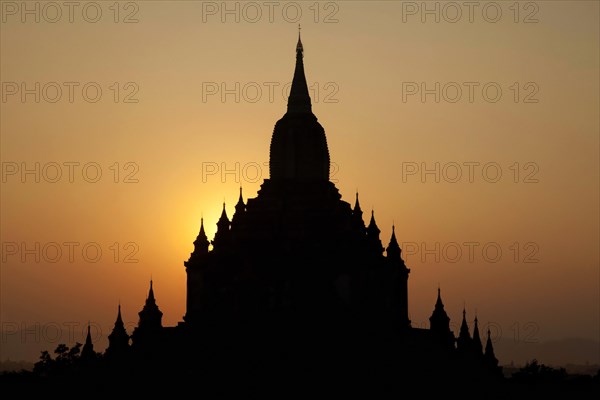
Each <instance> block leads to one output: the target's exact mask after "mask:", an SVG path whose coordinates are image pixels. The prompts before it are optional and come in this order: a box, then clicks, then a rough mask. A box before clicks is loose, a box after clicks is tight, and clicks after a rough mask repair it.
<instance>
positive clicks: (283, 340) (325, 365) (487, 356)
mask: <svg viewBox="0 0 600 400" xmlns="http://www.w3.org/2000/svg"><path fill="white" fill-rule="evenodd" d="M329 166H330V159H329V149H328V146H327V138H326V135H325V130H324V129H323V127H322V126H321V124H320V123H319V122H318V120H317V117H316V116H315V115H314V114H313V112H312V106H311V98H310V96H309V91H308V85H307V82H306V78H305V74H304V64H303V47H302V42H301V41H300V38H299V39H298V44H297V47H296V66H295V71H294V77H293V81H292V86H291V91H290V96H289V101H288V106H287V112H286V113H285V115H283V117H282V118H281V119H280V120H279V121H277V122H276V124H275V128H274V130H273V135H272V138H271V146H270V160H269V169H270V179H265V181H264V182H263V183H262V185H261V187H260V190H259V191H258V195H257V197H256V198H253V199H248V200H247V202H244V199H243V197H242V191H241V189H240V196H239V199H238V202H237V204H236V205H235V213H234V214H233V216H232V218H231V219H230V218H229V217H228V215H227V213H226V211H225V204H223V212H222V214H221V217H220V218H219V220H218V222H217V232H216V234H215V236H214V238H213V240H212V241H210V242H209V240H208V237H207V236H206V233H205V230H204V221H203V220H201V223H200V232H199V234H198V236H197V238H196V240H195V241H194V250H193V252H192V253H191V255H190V257H189V259H188V260H187V261H185V263H184V264H185V268H186V273H187V303H186V314H185V316H184V318H183V319H184V321H183V322H181V323H179V325H177V326H175V327H163V326H162V322H161V320H162V312H161V311H160V310H159V308H158V305H157V303H156V299H155V297H154V290H153V287H152V282H151V283H150V291H149V294H148V298H147V300H146V303H145V305H144V307H143V309H142V311H140V313H139V325H138V327H137V328H136V329H135V330H134V332H133V334H132V335H131V345H130V346H129V345H128V338H127V336H126V335H127V333H126V332H125V328H124V326H123V322H122V319H121V309H120V306H119V314H118V316H117V321H116V322H115V328H114V330H113V332H112V334H111V335H110V337H109V340H110V345H109V348H108V349H107V351H106V356H107V357H110V358H111V359H117V360H119V359H121V360H127V361H126V362H134V363H135V362H138V361H140V360H142V361H141V363H143V364H144V365H145V366H148V365H152V361H156V362H157V363H158V362H161V363H167V365H173V364H176V365H178V366H182V365H185V366H186V368H192V369H193V370H194V371H202V373H203V374H204V375H203V376H211V377H217V376H220V375H219V374H227V376H236V377H241V376H244V377H246V378H248V376H252V379H255V380H256V379H261V378H260V376H261V374H262V373H265V374H268V376H271V377H273V376H277V377H279V378H283V379H284V380H285V379H290V378H289V376H294V375H295V376H296V377H297V376H299V375H298V374H300V375H301V374H307V373H308V374H314V375H316V376H325V375H327V374H330V375H335V376H346V377H353V376H364V374H369V373H372V374H375V375H376V376H377V379H385V377H386V376H388V377H391V378H390V379H398V377H401V376H409V377H414V376H417V377H418V376H420V375H421V374H427V375H428V376H431V377H439V376H445V375H446V374H456V373H457V372H456V371H463V372H464V371H467V372H468V373H469V374H475V375H481V376H484V375H497V374H498V372H499V368H498V366H497V364H498V361H497V360H496V358H495V356H494V352H493V347H492V342H491V340H490V337H489V331H488V338H487V343H486V346H485V352H484V351H483V348H482V343H481V338H480V336H479V326H478V321H477V318H476V319H475V325H474V327H473V336H471V334H470V332H469V326H468V324H467V318H466V312H464V311H463V321H462V325H461V328H460V332H459V334H458V338H455V336H454V333H453V332H452V331H451V330H450V318H449V317H448V315H447V314H446V311H445V310H444V305H443V303H442V298H441V293H440V290H439V289H438V292H437V301H436V302H435V306H434V309H433V313H432V315H431V317H430V319H429V321H430V329H418V328H413V327H411V321H410V319H409V313H408V276H409V272H410V269H408V268H407V267H406V265H405V263H404V261H403V259H402V250H401V248H400V246H399V245H398V242H397V240H396V233H395V227H394V226H392V234H391V237H390V239H389V241H388V244H387V247H385V248H384V246H383V244H382V242H381V238H380V230H379V228H378V226H377V223H376V221H375V216H374V212H371V216H370V221H369V224H368V226H365V223H364V221H363V217H362V214H363V212H362V210H361V207H360V203H359V198H358V193H357V194H356V200H355V202H354V206H353V207H352V206H351V205H350V204H349V203H347V202H345V201H343V200H342V199H341V195H340V193H339V192H338V189H337V188H336V187H335V185H334V184H333V183H332V182H331V181H330V180H329ZM432 300H433V299H432ZM86 345H87V344H86ZM130 353H131V354H130ZM130 356H131V357H130ZM131 360H133V361H131ZM123 362H125V361H123ZM182 368H183V367H182ZM398 373H402V374H404V375H398ZM207 374H208V375H207ZM284 375H285V376H287V377H288V378H285V377H284ZM394 377H395V378H394ZM329 378H331V376H329ZM248 379H250V378H248ZM332 379H333V378H332Z"/></svg>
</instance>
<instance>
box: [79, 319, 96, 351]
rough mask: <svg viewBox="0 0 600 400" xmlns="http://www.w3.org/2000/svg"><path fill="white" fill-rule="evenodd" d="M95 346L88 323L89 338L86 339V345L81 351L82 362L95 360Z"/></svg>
mask: <svg viewBox="0 0 600 400" xmlns="http://www.w3.org/2000/svg"><path fill="white" fill-rule="evenodd" d="M94 354H95V353H94V344H93V343H92V334H91V332H90V323H89V321H88V327H87V336H86V337H85V344H84V345H83V347H82V349H81V359H82V360H85V361H87V360H91V359H92V358H94Z"/></svg>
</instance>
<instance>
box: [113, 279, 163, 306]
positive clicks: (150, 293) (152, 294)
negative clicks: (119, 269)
mask: <svg viewBox="0 0 600 400" xmlns="http://www.w3.org/2000/svg"><path fill="white" fill-rule="evenodd" d="M148 301H151V302H153V303H154V302H156V300H155V299H154V289H152V278H150V291H149V292H148V300H147V302H148ZM120 310H121V306H119V312H120Z"/></svg>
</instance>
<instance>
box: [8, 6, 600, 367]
mask: <svg viewBox="0 0 600 400" xmlns="http://www.w3.org/2000/svg"><path fill="white" fill-rule="evenodd" d="M8 3H11V4H12V3H15V4H17V6H19V7H20V4H21V3H20V2H8ZM284 3H288V2H284ZM477 3H479V2H477ZM481 3H482V4H483V3H489V2H481ZM530 3H531V4H535V5H537V6H536V7H537V8H536V7H534V8H531V7H529V8H527V9H525V8H523V9H519V11H520V13H519V14H518V15H517V14H515V13H516V11H515V10H514V9H509V8H508V7H509V5H508V4H502V5H501V7H503V8H502V9H503V11H504V14H502V15H503V16H504V17H502V18H501V19H500V20H499V21H498V22H497V23H492V22H489V21H487V20H486V18H488V19H489V15H487V14H486V15H485V18H484V16H482V15H480V14H478V13H475V14H474V18H475V20H474V21H473V22H469V21H468V19H466V16H464V15H463V18H461V19H460V20H458V21H457V22H455V23H453V22H448V21H446V19H448V15H449V14H443V12H442V11H440V13H441V14H440V22H439V23H438V22H435V19H432V17H431V15H430V16H429V17H428V16H427V14H423V13H422V10H420V9H419V8H418V7H419V4H420V3H418V2H402V3H398V4H396V3H388V2H383V3H377V7H375V6H374V5H372V3H367V2H361V1H358V2H352V3H337V2H320V3H318V7H317V9H315V8H313V9H311V8H309V5H308V4H302V5H301V6H300V7H301V9H302V10H303V13H304V14H303V18H301V19H300V20H299V21H296V20H295V19H293V18H291V17H290V16H289V15H279V14H277V13H275V14H274V16H273V18H274V19H275V20H274V22H269V21H268V20H267V19H266V18H267V17H266V16H265V15H266V14H264V13H263V15H262V18H261V19H260V20H258V21H257V22H255V23H253V22H249V21H247V19H248V18H250V17H249V15H250V14H247V13H244V11H243V10H244V8H243V6H241V5H238V7H239V12H238V14H239V15H238V17H239V20H240V22H233V20H234V17H235V15H233V14H225V15H223V14H221V13H222V9H221V8H220V7H221V3H220V2H193V1H192V2H177V4H175V5H174V6H170V7H165V6H161V5H160V4H157V3H154V2H147V1H146V2H144V1H142V2H129V3H124V4H123V3H121V4H120V6H121V7H123V8H122V9H120V13H119V15H117V14H115V13H114V10H113V9H109V8H108V7H109V5H108V4H104V3H103V4H102V6H101V7H103V8H102V9H103V14H102V15H103V16H104V17H102V18H101V19H100V20H99V21H98V22H97V23H90V22H89V21H86V19H85V18H83V16H81V18H78V15H79V14H77V13H75V14H74V15H75V16H74V18H76V20H75V21H74V22H73V23H71V22H69V21H68V20H66V19H65V17H63V18H62V19H61V20H60V21H58V22H57V23H51V22H48V21H46V20H45V18H46V19H47V18H48V15H50V14H44V12H43V9H40V13H41V14H40V18H41V19H40V22H34V21H33V20H32V19H31V18H32V17H31V16H29V17H27V14H26V15H25V18H26V19H25V22H23V21H22V20H21V18H22V15H20V14H19V12H21V10H20V9H19V10H17V11H18V12H17V13H15V14H13V13H12V9H8V8H6V7H7V6H6V3H3V5H2V7H3V11H2V12H3V14H2V18H3V20H2V24H1V25H0V29H1V30H2V37H1V38H0V45H1V46H0V47H1V48H2V50H1V51H2V61H0V63H1V64H0V66H1V68H0V73H1V75H2V77H1V81H2V103H1V109H2V118H1V119H0V120H1V122H0V128H1V132H2V136H1V144H2V146H1V147H2V149H1V158H2V193H1V194H0V196H1V197H0V198H1V200H2V207H1V211H0V212H1V217H2V218H1V220H2V222H1V224H0V225H1V226H0V232H1V236H2V267H1V275H2V276H1V278H2V279H1V283H0V287H1V294H0V296H1V301H0V311H1V320H2V343H1V344H2V346H1V348H0V361H4V360H5V359H7V358H11V359H13V360H15V359H19V358H18V357H19V356H17V357H16V358H13V357H12V356H11V357H5V355H6V354H16V355H18V354H23V355H27V357H30V356H31V354H32V353H34V352H35V351H39V350H40V349H46V350H52V349H53V348H54V347H55V346H56V344H58V343H63V342H66V344H67V345H71V344H73V343H74V341H69V340H64V341H62V339H59V341H58V342H54V341H52V340H50V339H51V334H52V330H53V329H55V328H56V327H59V328H60V329H61V332H62V330H67V331H69V329H71V328H70V327H73V329H78V330H82V329H85V327H86V326H87V323H88V321H91V322H94V323H95V324H97V325H96V326H97V327H99V328H100V329H101V331H102V335H103V336H106V335H107V334H108V332H110V330H111V329H112V326H113V324H114V320H115V317H116V312H117V305H118V304H121V305H122V306H123V307H122V309H123V314H124V320H125V321H126V323H132V324H135V323H137V319H138V318H137V313H138V312H139V311H140V310H141V308H142V306H143V304H144V300H145V298H146V295H147V291H148V283H149V281H150V279H151V277H152V279H153V281H154V285H155V287H154V288H155V294H156V299H157V303H158V305H159V307H160V308H161V310H162V311H163V313H164V324H165V325H166V326H175V325H177V323H178V322H180V321H182V316H183V315H184V313H185V291H186V289H185V268H184V266H183V261H184V260H186V259H187V258H188V257H189V254H190V253H191V251H192V250H193V244H192V242H193V241H194V240H195V238H196V236H197V233H198V230H199V227H200V219H201V218H203V219H204V227H205V229H206V233H207V236H208V237H209V239H212V238H213V236H214V233H215V231H216V225H215V224H216V222H217V220H218V217H219V215H220V213H221V211H222V203H223V201H224V200H225V206H226V210H227V214H228V215H229V216H231V215H232V214H233V206H234V204H235V202H236V201H237V198H238V195H239V187H240V185H241V187H242V188H243V196H244V200H247V199H248V198H254V197H256V193H257V192H258V189H259V186H260V184H261V183H262V181H263V179H265V178H268V173H269V172H268V165H265V163H266V162H267V161H268V159H269V152H268V148H269V147H268V146H269V140H270V137H271V134H272V132H273V126H274V124H275V122H276V121H277V120H278V119H279V118H281V116H282V115H283V114H284V113H285V107H286V103H287V98H286V96H285V92H283V91H282V89H283V88H284V87H285V86H286V85H287V84H288V83H289V82H291V80H292V74H293V72H294V69H293V68H294V51H295V46H296V41H297V35H298V28H297V24H298V22H300V23H301V24H302V31H301V34H302V42H303V45H304V49H305V55H304V67H305V71H306V77H307V80H308V86H309V89H310V93H311V98H312V103H313V104H312V108H313V112H314V114H315V115H316V116H317V118H319V121H320V123H321V124H322V125H323V127H324V128H325V134H326V137H327V141H328V145H329V151H330V154H331V161H332V173H331V181H332V182H334V183H335V185H336V187H337V188H338V189H339V191H340V194H341V195H342V200H344V201H346V202H348V203H350V204H354V196H355V192H356V191H358V192H359V194H360V201H361V205H362V208H363V210H364V212H365V216H364V218H363V219H364V220H365V222H368V214H367V213H368V212H369V211H370V210H371V209H373V210H374V212H375V219H376V221H377V224H378V226H379V228H380V229H381V241H382V242H383V244H384V246H387V244H388V242H389V238H390V235H391V231H392V224H394V225H395V232H396V236H397V238H398V242H399V244H400V246H401V248H402V250H403V258H404V260H405V262H406V264H407V266H408V268H410V269H411V274H410V279H409V288H408V296H409V312H410V318H411V320H412V326H413V327H419V328H426V327H428V318H429V316H430V315H431V312H432V311H433V307H434V304H435V298H436V290H437V288H438V286H439V287H441V291H442V297H443V300H444V304H445V308H446V311H447V312H448V314H449V316H450V318H451V326H452V328H453V329H452V330H453V331H454V332H458V327H459V326H460V318H461V312H462V309H463V306H464V307H466V310H467V319H468V322H469V327H470V329H472V324H473V319H474V318H475V316H476V315H477V317H478V318H479V319H480V322H481V326H480V332H481V333H482V336H483V337H485V336H486V335H485V331H486V330H487V329H486V326H490V327H491V328H493V329H496V336H495V337H494V339H495V340H503V341H508V342H511V341H512V342H513V343H514V348H513V350H514V349H517V350H516V351H517V354H522V357H526V356H528V355H529V354H530V353H529V351H528V349H531V348H534V347H536V346H538V347H539V345H540V344H543V343H546V342H559V341H561V340H567V339H569V338H579V339H581V340H582V341H589V342H591V343H595V344H596V345H595V346H596V351H595V355H590V359H589V360H588V361H589V362H590V363H591V364H600V341H599V338H600V318H599V316H600V306H599V304H600V291H599V289H600V273H599V268H598V266H599V264H600V260H599V254H598V243H599V240H600V236H599V228H600V223H599V210H598V205H599V201H600V198H599V189H600V186H599V182H598V166H599V153H598V148H599V138H598V131H599V129H600V118H599V114H598V109H599V106H600V102H599V97H600V96H599V94H598V91H597V90H596V91H594V90H593V89H597V88H598V87H599V81H598V75H599V74H598V72H599V71H600V63H599V53H598V52H599V51H598V48H599V47H600V46H598V45H599V44H600V43H599V41H600V39H599V38H598V35H597V34H598V32H599V20H598V11H599V4H598V3H595V2H586V1H578V2H577V1H576V2H543V1H542V2H529V3H527V4H530ZM127 4H134V5H137V6H135V7H134V6H131V7H127V8H125V7H126V5H127ZM235 4H239V3H235ZM281 4H283V3H281ZM414 4H416V7H417V9H414V8H407V7H408V5H414ZM440 4H443V3H440ZM446 4H447V3H446ZM214 5H216V7H217V9H215V8H210V7H212V6H214ZM209 6H210V7H209ZM521 6H523V7H524V5H523V4H521ZM40 7H41V6H40ZM443 9H444V8H443V6H440V10H443ZM317 10H318V13H317ZM384 10H385V11H384ZM50 11H53V10H48V12H50ZM246 11H247V12H250V11H251V10H249V9H248V10H246ZM447 11H448V12H450V11H451V10H447ZM51 15H54V14H51ZM423 16H424V17H425V22H422V19H421V17H423ZM88 17H89V16H88ZM113 17H115V18H117V20H118V22H117V23H116V22H114V19H113ZM223 17H225V19H224V22H223ZM27 18H30V19H29V20H28V19H27ZM428 18H429V19H428ZM134 19H137V22H133V20H134ZM515 19H517V20H518V22H515ZM317 20H318V22H315V21H317ZM526 20H527V22H526ZM534 20H537V22H534ZM126 21H129V22H126ZM292 21H293V22H292ZM335 21H337V22H335ZM594 34H596V35H594ZM211 38H212V39H211ZM214 38H218V39H219V40H218V41H216V40H215V39H214ZM22 49H28V50H29V51H22ZM73 82H75V83H76V85H75V84H73ZM23 84H24V85H25V86H22V85H23ZM37 85H39V88H38V86H37ZM70 85H71V86H70ZM86 85H87V86H86ZM57 87H60V88H61V89H60V93H61V94H62V95H61V96H59V97H58V99H57V96H58V93H59V91H57ZM70 87H73V92H72V94H73V99H72V100H73V101H70V100H71V99H69V96H70V93H69V90H70ZM84 87H85V88H87V89H86V90H85V91H83V90H80V89H83V88H84ZM98 87H99V88H100V90H101V92H102V95H101V96H100V97H99V98H98V99H97V101H95V100H96V98H94V97H93V96H94V94H93V93H94V90H96V89H97V88H98ZM484 87H485V88H486V91H481V90H480V88H484ZM23 88H25V89H26V91H25V92H24V91H23ZM498 88H499V90H500V92H501V93H502V95H501V96H500V97H494V94H493V93H497V92H494V91H495V90H498ZM68 89H69V90H68ZM271 89H272V91H271ZM470 90H473V92H469V91H470ZM259 93H260V95H259ZM458 93H462V95H461V96H459V97H458V100H457V96H458ZM470 94H473V96H472V97H470ZM38 98H39V101H38V102H36V101H35V100H36V99H38ZM54 100H56V101H54ZM236 100H238V101H236ZM436 100H439V101H436ZM471 100H472V101H471ZM592 165H593V166H594V167H595V168H591V166H592ZM23 171H25V172H23ZM28 171H29V172H28ZM32 171H33V172H32ZM35 171H37V172H35ZM57 171H58V172H59V174H57ZM98 172H99V174H98ZM36 180H38V182H36ZM84 249H85V251H83V250H84ZM98 250H99V251H100V253H97V251H98ZM59 254H60V255H59ZM32 326H33V328H31V327H32ZM93 326H94V325H93ZM126 326H127V327H128V329H127V330H128V333H131V331H132V329H133V326H130V325H126ZM22 327H29V328H28V330H27V329H26V332H27V333H26V335H25V339H23V336H21V333H20V331H21V330H22ZM44 327H46V328H44ZM48 327H50V328H48ZM79 328H81V329H79ZM17 331H19V332H17ZM74 332H77V331H74ZM60 336H61V338H62V337H65V336H64V334H62V333H61V335H60ZM66 337H67V338H68V339H70V338H71V335H70V334H68V335H67V336H66ZM73 337H75V336H73ZM31 338H33V342H32V340H31ZM15 340H16V342H15ZM102 340H103V339H101V338H100V336H99V337H98V343H102ZM9 343H10V346H8V344H9ZM519 346H520V347H524V348H525V350H520V351H519V350H518V347H519ZM100 349H102V350H103V346H101V347H100V348H97V350H100ZM510 351H512V350H511V349H507V350H505V353H504V354H506V355H508V354H511V353H510ZM38 355H39V353H38ZM497 356H498V358H499V360H500V364H501V365H508V364H509V363H510V361H511V360H507V359H505V358H504V357H503V353H502V352H498V353H497ZM537 358H538V360H540V361H541V362H544V358H543V356H542V355H540V356H539V357H537ZM21 359H23V360H28V361H34V360H35V359H36V358H34V359H33V360H31V359H29V358H25V356H23V358H21ZM576 361H577V362H580V361H581V360H580V359H579V360H576ZM577 362H576V363H577Z"/></svg>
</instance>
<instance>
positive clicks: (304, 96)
mask: <svg viewBox="0 0 600 400" xmlns="http://www.w3.org/2000/svg"><path fill="white" fill-rule="evenodd" d="M303 58H304V47H303V46H302V40H301V39H300V25H298V44H297V45H296V68H295V70H294V79H293V80H292V87H291V89H290V97H289V98H288V109H287V112H288V114H304V113H309V114H312V106H311V102H310V95H309V93H308V84H307V83H306V76H305V75H304V62H303V60H302V59H303Z"/></svg>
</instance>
